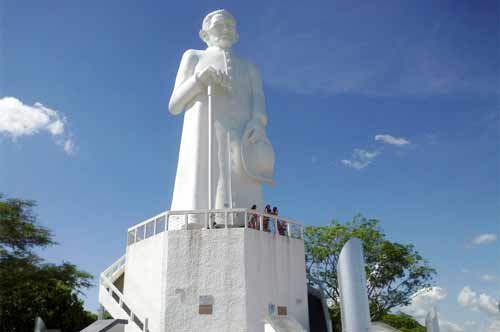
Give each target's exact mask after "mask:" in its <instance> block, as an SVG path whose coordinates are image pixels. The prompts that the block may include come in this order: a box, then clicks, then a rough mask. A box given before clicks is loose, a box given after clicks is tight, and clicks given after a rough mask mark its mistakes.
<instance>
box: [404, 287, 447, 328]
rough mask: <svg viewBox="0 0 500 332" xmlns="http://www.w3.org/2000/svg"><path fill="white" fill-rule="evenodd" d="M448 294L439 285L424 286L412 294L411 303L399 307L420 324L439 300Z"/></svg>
mask: <svg viewBox="0 0 500 332" xmlns="http://www.w3.org/2000/svg"><path fill="white" fill-rule="evenodd" d="M447 295H448V294H447V293H446V290H444V289H443V288H441V287H438V286H434V287H430V288H424V289H421V290H419V291H418V292H416V293H415V294H413V297H412V301H411V304H410V305H409V306H407V307H404V308H402V309H401V311H403V312H405V313H406V314H408V315H411V316H413V317H415V319H417V320H418V321H419V322H420V323H421V324H423V323H424V321H425V316H426V315H427V313H428V312H429V310H431V309H432V308H433V307H435V306H436V304H437V303H438V302H439V301H442V300H444V299H445V298H446V296H447Z"/></svg>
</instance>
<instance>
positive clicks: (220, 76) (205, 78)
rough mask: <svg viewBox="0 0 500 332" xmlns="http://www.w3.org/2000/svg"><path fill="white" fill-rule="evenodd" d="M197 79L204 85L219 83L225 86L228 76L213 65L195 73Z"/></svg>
mask: <svg viewBox="0 0 500 332" xmlns="http://www.w3.org/2000/svg"><path fill="white" fill-rule="evenodd" d="M195 77H196V80H197V81H198V82H200V83H201V84H203V85H204V86H209V85H219V86H223V85H224V84H225V83H226V82H227V80H228V78H227V75H226V74H225V73H223V72H222V71H221V70H217V69H215V68H214V67H213V66H209V67H206V68H205V69H203V70H202V71H199V72H197V73H196V74H195Z"/></svg>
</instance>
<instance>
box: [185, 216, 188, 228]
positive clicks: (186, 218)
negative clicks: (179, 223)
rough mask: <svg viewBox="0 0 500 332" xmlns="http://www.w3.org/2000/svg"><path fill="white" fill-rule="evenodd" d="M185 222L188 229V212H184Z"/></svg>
mask: <svg viewBox="0 0 500 332" xmlns="http://www.w3.org/2000/svg"><path fill="white" fill-rule="evenodd" d="M184 224H185V225H186V229H188V214H187V213H186V214H184Z"/></svg>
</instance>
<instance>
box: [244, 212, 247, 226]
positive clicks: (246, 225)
mask: <svg viewBox="0 0 500 332" xmlns="http://www.w3.org/2000/svg"><path fill="white" fill-rule="evenodd" d="M244 216H245V228H248V212H247V211H246V210H245V215H244Z"/></svg>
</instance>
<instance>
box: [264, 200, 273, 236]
mask: <svg viewBox="0 0 500 332" xmlns="http://www.w3.org/2000/svg"><path fill="white" fill-rule="evenodd" d="M264 213H265V214H272V210H271V205H269V204H267V205H266V208H265V209H264ZM269 220H270V218H269V217H264V218H263V226H262V228H263V231H264V232H270V231H271V230H270V229H269Z"/></svg>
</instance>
